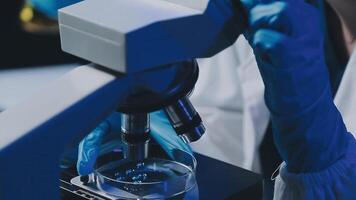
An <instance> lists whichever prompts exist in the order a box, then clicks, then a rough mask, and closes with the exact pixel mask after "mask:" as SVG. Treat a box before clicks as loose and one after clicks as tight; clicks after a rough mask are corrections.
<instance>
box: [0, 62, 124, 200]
mask: <svg viewBox="0 0 356 200" xmlns="http://www.w3.org/2000/svg"><path fill="white" fill-rule="evenodd" d="M128 80H129V78H128V77H120V76H118V77H116V76H114V75H111V74H109V73H106V72H103V71H101V70H99V69H96V68H94V67H92V66H82V67H78V68H77V69H75V70H73V71H71V72H69V73H68V74H66V75H65V76H63V77H62V78H60V79H59V80H57V81H55V82H53V83H52V84H50V85H48V86H46V87H45V88H43V89H42V91H41V92H40V93H37V94H35V95H33V96H32V97H30V98H29V99H27V100H26V101H24V102H23V103H20V104H19V105H17V106H15V107H13V108H9V109H8V110H6V111H4V112H3V113H0V138H1V140H0V199H2V200H11V199H16V200H22V199H59V197H60V195H59V158H60V155H61V153H63V150H64V148H65V146H66V145H67V144H68V143H70V142H73V141H75V140H76V141H79V139H80V138H81V137H83V136H84V135H85V134H87V133H88V132H89V131H90V130H92V129H93V128H94V127H95V126H96V125H97V124H98V123H99V122H101V121H102V120H104V119H105V118H106V116H108V115H109V114H110V113H111V112H112V111H113V110H115V109H116V107H117V105H118V104H119V103H120V102H121V100H122V99H123V98H124V97H125V94H126V93H127V91H128V90H129V89H130V84H129V83H128V82H129V81H128Z"/></svg>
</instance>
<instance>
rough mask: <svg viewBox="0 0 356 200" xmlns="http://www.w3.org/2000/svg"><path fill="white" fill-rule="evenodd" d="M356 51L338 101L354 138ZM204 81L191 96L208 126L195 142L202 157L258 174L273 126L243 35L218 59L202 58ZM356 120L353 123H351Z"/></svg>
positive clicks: (201, 80)
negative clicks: (263, 146)
mask: <svg viewBox="0 0 356 200" xmlns="http://www.w3.org/2000/svg"><path fill="white" fill-rule="evenodd" d="M355 54H356V51H355V53H354V56H353V58H352V59H351V60H350V62H349V65H348V67H347V70H346V71H345V75H344V77H343V80H342V83H341V85H340V88H339V91H338V93H337V96H336V98H335V102H336V104H337V107H338V108H339V110H340V111H341V113H342V115H343V117H344V121H345V123H346V126H347V128H348V130H349V131H350V132H352V133H353V134H356V121H355V119H356V55H355ZM199 65H200V71H201V73H200V77H199V80H198V83H197V85H196V89H195V91H194V93H193V95H192V97H191V99H192V102H193V103H194V105H195V106H196V107H197V110H198V111H199V112H200V114H201V116H202V119H203V121H204V122H205V125H206V127H207V133H206V134H205V135H204V136H203V137H202V138H201V140H200V141H198V142H197V143H195V144H193V145H192V146H193V149H194V150H195V151H197V152H199V153H202V154H205V155H208V156H211V157H213V158H216V159H219V160H222V161H225V162H227V163H230V164H233V165H236V166H240V167H243V168H246V169H249V170H253V171H256V172H259V170H260V166H259V154H258V148H259V146H260V143H261V142H262V139H263V137H264V134H265V132H266V129H267V126H268V122H269V111H268V110H267V107H266V105H265V103H264V98H263V95H264V85H263V82H262V78H261V76H260V74H259V71H258V67H257V63H256V61H255V57H254V55H253V52H252V49H251V47H250V46H249V44H248V42H247V41H246V40H245V38H244V37H240V38H239V39H238V41H237V42H236V43H235V44H234V45H233V46H231V47H230V48H228V49H226V50H225V51H223V52H221V53H220V54H218V55H216V56H215V57H212V58H208V59H201V60H199ZM353 121H354V122H353Z"/></svg>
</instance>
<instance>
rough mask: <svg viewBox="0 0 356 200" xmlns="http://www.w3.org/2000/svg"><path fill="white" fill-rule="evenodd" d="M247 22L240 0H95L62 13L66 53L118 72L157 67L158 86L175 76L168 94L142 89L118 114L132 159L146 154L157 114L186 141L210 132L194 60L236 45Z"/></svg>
mask: <svg viewBox="0 0 356 200" xmlns="http://www.w3.org/2000/svg"><path fill="white" fill-rule="evenodd" d="M219 9H220V10H219ZM242 19H244V12H243V9H242V6H241V5H240V4H239V3H237V1H219V0H213V1H207V0H198V1H189V0H186V1H182V0H168V1H166V0H154V1H152V0H135V1H132V0H120V1H117V0H107V1H105V2H101V1H98V0H97V1H93V0H90V1H84V2H81V3H78V4H75V5H72V6H69V7H67V8H64V9H61V10H60V11H59V24H60V33H61V43H62V49H63V50H64V51H66V52H68V53H71V54H73V55H76V56H79V57H81V58H84V59H87V60H89V61H91V62H93V63H96V64H99V65H101V66H103V67H105V68H107V69H110V70H113V71H114V72H121V73H126V74H135V73H139V72H145V71H147V70H151V71H152V70H155V71H156V72H153V71H152V72H151V73H152V76H153V77H152V78H153V80H154V79H156V80H155V81H156V82H157V83H156V84H160V83H158V82H159V80H157V79H162V76H160V73H161V72H160V71H162V69H163V70H166V69H165V68H170V70H171V71H174V72H173V73H171V74H170V76H171V77H170V79H171V80H172V82H170V83H169V84H165V88H164V89H163V90H161V91H159V92H157V91H154V90H152V88H149V87H147V86H146V87H145V86H143V87H142V86H138V85H137V86H135V87H136V88H134V89H133V91H132V92H131V93H130V94H128V96H127V97H126V99H125V100H124V102H123V103H122V104H121V105H120V106H119V107H118V109H117V110H118V111H119V112H121V113H123V114H122V120H121V124H122V127H121V130H122V133H123V134H122V138H123V141H124V142H125V144H127V149H126V151H125V152H126V156H127V157H129V158H132V159H143V158H145V157H147V152H148V150H147V146H148V140H149V137H148V133H149V131H150V128H149V115H148V113H150V112H152V111H156V110H159V109H163V110H164V111H165V113H166V115H167V116H168V118H169V121H170V122H171V124H172V126H173V128H174V130H175V131H176V133H177V134H178V135H179V137H180V138H181V139H182V140H183V141H184V142H185V143H190V142H194V141H197V140H199V138H200V137H201V136H202V135H203V134H204V132H205V128H204V126H203V124H202V120H201V118H200V116H199V114H198V113H197V111H196V110H195V109H194V107H193V105H192V104H191V102H190V101H189V97H188V96H189V94H190V92H191V91H192V90H193V88H194V85H195V83H196V81H197V78H198V73H199V69H198V65H197V62H196V61H195V60H194V59H195V58H200V57H210V56H212V55H214V54H216V53H217V52H219V51H221V50H222V49H224V48H226V47H227V46H229V45H231V44H232V43H233V42H234V41H235V40H236V38H237V36H238V35H239V34H240V32H239V31H240V30H242V27H243V26H244V24H243V21H244V20H242ZM217 67H218V66H217ZM153 87H156V86H153Z"/></svg>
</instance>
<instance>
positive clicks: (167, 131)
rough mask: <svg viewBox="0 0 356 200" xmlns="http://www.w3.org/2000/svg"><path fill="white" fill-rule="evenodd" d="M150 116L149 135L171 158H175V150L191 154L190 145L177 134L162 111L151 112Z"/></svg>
mask: <svg viewBox="0 0 356 200" xmlns="http://www.w3.org/2000/svg"><path fill="white" fill-rule="evenodd" d="M150 116H151V132H150V134H151V137H153V138H154V139H155V140H156V141H157V143H158V144H159V145H160V146H161V147H162V148H163V150H164V151H165V152H166V153H167V154H168V156H170V157H171V159H175V156H176V155H177V154H176V151H177V150H181V151H184V152H188V153H189V154H193V151H192V149H191V147H190V146H189V145H188V144H186V143H184V142H183V140H182V139H180V137H179V136H177V134H176V132H175V130H174V129H173V127H172V125H171V124H170V122H169V120H168V118H167V116H166V114H165V113H164V111H157V112H153V113H151V114H150Z"/></svg>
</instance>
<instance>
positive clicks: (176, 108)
mask: <svg viewBox="0 0 356 200" xmlns="http://www.w3.org/2000/svg"><path fill="white" fill-rule="evenodd" d="M164 110H165V112H166V114H167V116H168V118H169V120H170V122H171V124H172V126H173V128H174V129H175V131H176V132H177V134H178V136H179V137H180V138H181V139H182V140H183V141H184V142H185V143H191V142H195V141H197V140H199V139H200V138H201V137H202V135H203V134H204V133H205V127H204V125H203V122H202V119H201V118H200V116H199V114H198V112H197V111H196V110H195V108H194V107H193V105H192V103H191V102H190V100H189V99H188V96H185V97H183V98H181V99H179V100H178V101H176V102H175V103H173V104H171V105H169V106H167V107H165V109H164Z"/></svg>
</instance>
